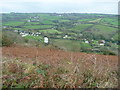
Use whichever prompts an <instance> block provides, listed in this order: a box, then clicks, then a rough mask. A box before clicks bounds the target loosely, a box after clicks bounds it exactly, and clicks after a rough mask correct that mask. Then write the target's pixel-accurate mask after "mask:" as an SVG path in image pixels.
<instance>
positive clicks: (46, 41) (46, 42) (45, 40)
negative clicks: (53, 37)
mask: <svg viewBox="0 0 120 90" xmlns="http://www.w3.org/2000/svg"><path fill="white" fill-rule="evenodd" d="M48 42H49V41H48V37H47V36H45V37H44V43H45V44H48Z"/></svg>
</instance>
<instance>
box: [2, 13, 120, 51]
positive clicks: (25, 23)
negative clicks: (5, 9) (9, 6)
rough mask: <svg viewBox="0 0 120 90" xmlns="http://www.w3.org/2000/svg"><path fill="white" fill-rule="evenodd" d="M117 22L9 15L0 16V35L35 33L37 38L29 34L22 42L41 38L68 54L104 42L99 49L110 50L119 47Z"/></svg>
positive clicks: (104, 16) (107, 18)
mask: <svg viewBox="0 0 120 90" xmlns="http://www.w3.org/2000/svg"><path fill="white" fill-rule="evenodd" d="M117 19H118V18H117V15H112V14H111V15H110V14H80V13H63V14H58V13H10V14H3V31H6V30H12V31H14V30H20V31H27V32H29V33H32V32H34V33H37V32H39V33H41V34H40V35H39V36H32V34H31V35H29V36H25V38H27V39H33V40H36V41H38V42H40V41H39V39H41V40H42V41H43V40H44V38H43V37H44V36H47V37H49V39H50V42H49V43H50V44H53V45H55V46H57V47H62V48H63V49H65V50H71V51H80V50H81V48H85V47H86V48H88V47H89V49H96V48H95V47H99V43H94V42H99V41H100V40H105V41H106V42H105V45H104V46H102V47H104V48H106V50H111V47H112V48H117V46H116V45H118V44H119V39H118V35H117V34H118V33H117V32H118V28H117V27H118V26H117V25H118V21H117ZM65 35H67V36H66V37H65ZM85 41H89V42H88V43H85ZM100 47H101V46H100ZM108 48H110V49H108ZM99 49H100V48H99Z"/></svg>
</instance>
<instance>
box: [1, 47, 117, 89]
mask: <svg viewBox="0 0 120 90" xmlns="http://www.w3.org/2000/svg"><path fill="white" fill-rule="evenodd" d="M3 49H4V48H3ZM15 50H17V49H15ZM22 50H23V49H22ZM24 50H28V49H24ZM32 50H33V51H34V49H32ZM42 50H44V51H42V52H44V54H45V52H47V53H46V56H45V55H44V54H43V55H44V57H43V59H42V58H41V59H38V58H37V57H35V58H31V60H29V59H28V57H27V58H25V59H26V60H23V59H22V58H19V57H15V58H11V59H10V57H12V56H10V55H9V58H8V57H5V56H4V57H3V61H2V63H3V77H2V80H3V88H117V87H118V77H119V73H118V70H117V65H116V64H113V62H110V61H109V60H108V61H106V60H102V61H101V62H99V61H100V60H97V61H96V60H95V59H90V57H89V59H88V60H87V59H82V58H79V59H76V60H75V57H74V58H73V59H72V58H71V59H67V58H69V56H67V55H66V54H64V53H65V52H63V51H60V53H61V54H63V55H64V56H63V57H66V59H65V58H64V59H60V58H61V57H60V56H59V55H58V56H57V57H56V56H55V55H54V54H57V53H56V52H55V51H54V50H51V51H50V50H49V49H42ZM18 52H20V51H18ZM23 52H25V51H23ZM42 52H41V53H42ZM57 52H59V51H57ZM19 54H20V53H19ZM49 54H52V56H51V57H52V58H56V60H54V59H49V58H47V57H48V56H50V55H49ZM24 56H27V54H25V55H24ZM71 56H72V54H71ZM71 56H70V57H71ZM82 56H83V55H82ZM44 59H45V60H44ZM57 59H60V60H57ZM104 59H105V58H104ZM109 59H110V58H109ZM47 60H49V61H47ZM114 61H115V60H114Z"/></svg>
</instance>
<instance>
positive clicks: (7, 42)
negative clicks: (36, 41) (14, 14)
mask: <svg viewBox="0 0 120 90" xmlns="http://www.w3.org/2000/svg"><path fill="white" fill-rule="evenodd" d="M1 41H2V46H11V45H13V44H20V43H24V39H23V38H22V37H21V36H20V35H18V34H17V33H14V32H11V31H3V32H2V40H1Z"/></svg>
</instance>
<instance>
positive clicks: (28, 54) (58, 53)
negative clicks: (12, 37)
mask: <svg viewBox="0 0 120 90" xmlns="http://www.w3.org/2000/svg"><path fill="white" fill-rule="evenodd" d="M2 57H3V58H4V57H7V58H10V59H15V58H18V59H20V60H21V61H22V62H27V63H33V62H34V61H35V60H36V61H37V62H44V63H47V64H56V63H58V62H60V61H61V60H70V61H71V62H77V61H78V60H82V62H84V63H83V64H84V65H85V66H90V65H93V64H96V65H97V66H99V65H103V66H106V65H107V66H109V67H110V68H111V69H117V64H118V56H110V55H98V54H87V53H81V52H68V51H63V50H58V49H50V48H35V47H25V46H24V47H23V46H15V47H3V48H2Z"/></svg>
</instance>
